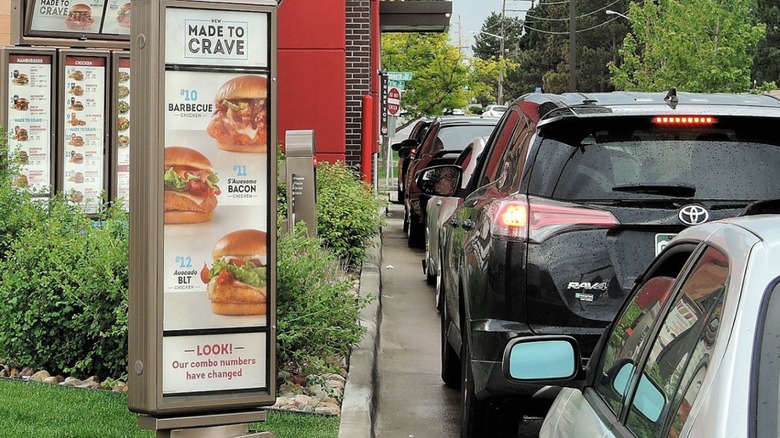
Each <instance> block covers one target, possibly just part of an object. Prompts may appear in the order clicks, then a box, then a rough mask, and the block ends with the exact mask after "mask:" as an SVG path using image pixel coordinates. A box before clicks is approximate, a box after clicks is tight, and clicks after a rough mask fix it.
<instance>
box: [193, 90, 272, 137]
mask: <svg viewBox="0 0 780 438" xmlns="http://www.w3.org/2000/svg"><path fill="white" fill-rule="evenodd" d="M267 97H268V81H267V80H266V78H265V77H263V76H258V75H242V76H237V77H235V78H233V79H230V80H229V81H227V82H225V83H224V84H223V85H222V87H220V89H219V91H217V95H216V96H214V104H215V105H214V106H215V108H216V109H215V110H214V114H213V115H212V116H211V122H209V126H208V128H207V131H208V133H209V135H210V136H211V137H213V138H214V139H215V140H217V147H219V148H220V149H222V150H225V151H232V152H266V151H267V149H268V145H267V143H268V139H267V137H268V131H267V127H266V124H267V123H268V115H267V107H266V102H267Z"/></svg>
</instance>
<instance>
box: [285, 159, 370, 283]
mask: <svg viewBox="0 0 780 438" xmlns="http://www.w3.org/2000/svg"><path fill="white" fill-rule="evenodd" d="M285 190H286V188H285V186H284V181H281V180H280V181H279V182H278V187H277V202H278V211H279V215H280V220H282V219H284V218H285V215H286V212H287V200H286V196H285V193H286V191H285ZM381 207H382V202H381V201H380V200H379V198H378V197H377V196H376V195H375V194H374V192H373V190H372V188H371V186H370V185H368V184H366V183H365V182H363V181H362V180H361V179H360V175H358V174H357V173H356V172H355V171H354V170H352V169H350V168H349V167H347V166H346V164H344V163H343V162H340V161H339V162H336V163H327V162H323V163H319V164H318V165H317V211H316V213H317V235H318V237H319V238H320V239H321V241H322V244H323V246H325V247H327V248H329V249H330V250H331V251H332V252H333V253H334V254H335V255H336V256H337V257H338V258H339V259H340V260H341V261H342V262H343V263H344V264H345V265H346V266H347V267H348V268H350V269H355V268H358V267H359V266H360V264H361V263H362V262H363V260H364V259H365V258H366V251H367V250H368V248H369V244H370V241H371V238H373V237H374V236H376V235H377V234H379V228H380V227H381V226H382V219H381V216H380V212H379V209H380V208H381Z"/></svg>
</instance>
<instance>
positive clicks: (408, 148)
mask: <svg viewBox="0 0 780 438" xmlns="http://www.w3.org/2000/svg"><path fill="white" fill-rule="evenodd" d="M431 122H433V120H428V119H422V120H419V121H417V123H415V125H414V127H413V128H412V131H411V132H410V133H409V137H407V138H406V139H404V140H403V141H401V142H398V143H395V144H393V145H391V146H390V148H391V149H392V150H394V151H396V152H398V189H397V192H398V203H399V204H401V203H403V202H404V184H405V183H406V171H407V170H408V169H409V163H410V162H411V158H412V157H413V156H414V153H415V152H416V149H417V146H419V145H420V143H422V140H423V138H425V133H427V132H428V127H429V126H431ZM404 231H406V230H404Z"/></svg>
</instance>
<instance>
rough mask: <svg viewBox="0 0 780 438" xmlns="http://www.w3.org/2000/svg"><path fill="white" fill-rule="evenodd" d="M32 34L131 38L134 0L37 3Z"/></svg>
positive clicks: (44, 0)
mask: <svg viewBox="0 0 780 438" xmlns="http://www.w3.org/2000/svg"><path fill="white" fill-rule="evenodd" d="M31 3H32V6H31V9H32V10H31V13H30V16H31V21H30V34H31V35H47V34H72V35H73V36H74V37H80V36H91V35H94V36H101V37H103V36H109V37H110V36H114V37H117V36H123V38H127V37H128V36H129V35H130V0H33V1H32V2H31Z"/></svg>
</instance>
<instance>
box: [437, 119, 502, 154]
mask: <svg viewBox="0 0 780 438" xmlns="http://www.w3.org/2000/svg"><path fill="white" fill-rule="evenodd" d="M494 127H495V126H494V125H452V126H442V127H441V128H440V129H439V138H438V140H440V141H441V143H442V145H441V146H442V147H435V150H442V149H444V150H448V151H462V150H463V149H466V146H468V144H469V143H470V142H471V140H474V139H475V138H476V137H489V136H490V133H491V132H493V128H494ZM436 146H439V145H436Z"/></svg>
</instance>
